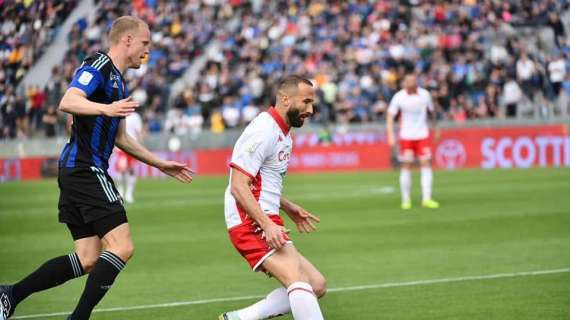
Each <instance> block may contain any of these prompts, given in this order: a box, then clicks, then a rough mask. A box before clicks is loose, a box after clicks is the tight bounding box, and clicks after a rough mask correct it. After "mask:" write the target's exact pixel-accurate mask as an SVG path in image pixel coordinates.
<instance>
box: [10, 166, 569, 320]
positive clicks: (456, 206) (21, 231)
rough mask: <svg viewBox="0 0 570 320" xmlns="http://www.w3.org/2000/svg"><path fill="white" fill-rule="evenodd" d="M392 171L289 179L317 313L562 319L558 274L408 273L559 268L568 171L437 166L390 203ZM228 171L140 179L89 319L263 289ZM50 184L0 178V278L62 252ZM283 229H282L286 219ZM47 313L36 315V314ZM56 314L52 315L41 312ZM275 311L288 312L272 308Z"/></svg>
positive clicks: (202, 309)
mask: <svg viewBox="0 0 570 320" xmlns="http://www.w3.org/2000/svg"><path fill="white" fill-rule="evenodd" d="M397 181H398V178H397V173H396V172H387V173H377V172H362V173H342V174H319V175H302V176H301V175H290V176H288V177H287V178H286V185H285V192H284V195H285V196H287V197H289V198H290V199H292V200H293V201H296V202H297V203H299V204H301V205H303V206H304V207H305V208H307V209H309V210H310V211H312V212H313V213H315V214H317V215H319V216H320V217H321V219H322V222H321V224H320V225H319V230H318V232H316V233H314V234H310V235H304V234H303V235H301V234H299V233H298V232H296V231H293V233H292V238H293V240H294V242H295V245H296V246H297V247H298V248H299V250H300V251H301V252H302V253H303V254H305V255H306V256H307V257H308V258H309V259H310V260H311V261H313V262H314V263H315V265H316V266H317V267H318V268H319V269H320V270H321V271H322V272H323V273H324V274H325V276H326V277H327V279H328V284H329V288H345V287H352V286H364V285H374V284H385V283H392V284H395V285H393V286H389V287H381V288H372V289H365V290H354V291H336V292H330V293H329V294H327V296H325V298H323V300H321V306H322V309H323V312H324V314H325V318H326V319H355V320H362V319H517V320H520V319H570V272H567V271H570V270H567V271H562V272H558V273H552V274H542V275H532V276H516V277H498V278H495V279H475V280H470V281H455V282H442V283H433V284H424V283H421V282H420V283H417V284H415V285H406V286H404V285H403V284H405V283H407V282H410V281H420V280H437V279H450V278H453V279H455V278H459V279H461V278H462V277H470V276H487V275H496V274H505V273H515V272H528V271H541V270H555V269H568V268H570V170H569V169H532V170H519V171H517V170H508V171H500V170H497V171H484V170H465V171H457V172H436V174H435V191H434V194H435V198H436V199H437V200H439V201H440V202H441V204H442V208H440V209H438V210H427V209H422V208H419V206H418V204H419V201H418V198H419V195H420V193H419V176H418V174H417V173H416V174H414V199H415V200H416V201H415V202H414V205H415V207H414V208H413V209H412V210H411V211H409V212H403V211H401V210H400V209H399V191H398V184H397ZM226 184H227V178H226V177H197V178H196V180H195V182H194V183H193V184H191V185H183V184H180V183H177V182H176V181H173V180H144V181H141V182H140V183H139V184H138V186H137V191H136V201H137V202H136V203H135V204H134V205H131V206H128V207H127V211H128V215H129V220H130V224H131V228H132V232H133V237H134V240H135V246H136V250H135V251H136V252H135V256H134V257H133V259H132V260H131V261H130V262H129V263H128V265H127V268H126V269H125V270H124V272H123V273H122V274H121V275H120V276H119V278H118V280H117V281H116V283H115V286H114V287H113V289H112V290H111V291H110V292H109V294H108V295H107V296H106V297H105V299H104V300H103V302H102V303H101V304H100V305H99V306H98V308H104V309H108V308H119V311H112V312H98V313H95V314H94V315H93V316H92V319H196V320H200V319H204V320H205V319H217V316H218V314H219V313H220V312H223V311H227V310H232V309H234V308H238V307H240V306H245V305H247V304H249V303H252V302H254V301H255V299H245V300H241V301H223V300H222V301H218V302H210V303H204V304H195V305H188V304H186V305H181V306H171V307H163V308H148V309H140V310H129V311H125V310H122V309H121V308H124V307H131V306H147V305H154V304H165V303H171V302H187V301H197V300H207V299H216V298H233V297H244V296H250V295H263V294H265V293H267V292H269V291H270V290H272V288H274V287H276V285H277V283H276V282H275V281H274V280H272V279H267V278H266V277H265V276H264V275H262V274H259V273H253V272H251V271H249V268H248V266H247V264H246V263H245V261H244V260H242V258H241V257H240V256H239V255H238V253H237V252H236V251H235V250H234V248H233V247H232V246H231V244H230V242H229V240H228V237H227V233H226V230H225V225H224V218H223V193H224V189H225V187H226ZM57 198H58V190H57V184H56V181H55V180H46V181H41V182H25V183H5V184H0V283H6V282H12V281H16V280H18V279H20V278H21V277H23V276H25V275H26V274H27V273H28V272H30V271H32V270H33V269H35V268H36V267H37V266H38V265H39V264H41V263H43V262H44V261H45V260H46V259H49V258H52V257H54V256H57V255H62V254H66V253H69V252H70V251H71V250H72V249H73V246H72V241H71V238H70V235H69V233H68V231H67V229H66V228H65V226H63V225H60V224H59V223H57ZM286 223H287V225H288V226H289V227H291V228H292V227H293V225H292V224H291V223H290V221H289V220H287V221H286ZM84 281H85V278H82V279H78V280H74V281H70V282H68V283H66V284H65V285H63V286H61V287H58V288H56V289H52V290H50V291H47V292H42V293H39V294H36V295H33V296H31V297H30V298H29V299H28V300H26V301H25V302H24V303H22V304H21V305H20V306H18V309H17V312H16V316H26V315H35V314H44V313H55V312H65V311H70V310H72V309H73V307H74V305H75V302H76V301H77V299H78V297H79V295H80V293H81V290H82V288H83V285H84ZM44 318H45V317H44ZM58 318H59V319H64V318H65V316H62V315H59V316H56V317H49V318H48V319H58ZM284 319H292V318H291V317H284Z"/></svg>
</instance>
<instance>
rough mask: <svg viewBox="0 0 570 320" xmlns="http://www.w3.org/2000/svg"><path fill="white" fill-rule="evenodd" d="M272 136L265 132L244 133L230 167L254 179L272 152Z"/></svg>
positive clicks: (235, 149)
mask: <svg viewBox="0 0 570 320" xmlns="http://www.w3.org/2000/svg"><path fill="white" fill-rule="evenodd" d="M272 140H273V139H272V135H267V133H264V132H259V131H258V132H244V134H242V136H241V137H240V138H239V140H238V142H237V143H236V146H235V148H234V150H233V153H232V159H231V162H230V167H232V168H233V169H236V170H239V171H241V172H242V173H244V174H245V175H247V176H249V177H250V178H252V179H254V178H255V176H256V175H257V173H258V172H259V169H260V168H261V165H262V164H263V161H264V160H265V159H266V158H267V157H268V156H269V154H270V151H271V146H272V145H273V144H272V143H271V142H272Z"/></svg>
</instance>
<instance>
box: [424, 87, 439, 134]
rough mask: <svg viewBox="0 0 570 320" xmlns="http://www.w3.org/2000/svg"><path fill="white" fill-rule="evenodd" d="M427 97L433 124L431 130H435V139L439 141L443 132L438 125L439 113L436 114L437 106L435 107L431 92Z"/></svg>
mask: <svg viewBox="0 0 570 320" xmlns="http://www.w3.org/2000/svg"><path fill="white" fill-rule="evenodd" d="M427 97H428V115H429V118H430V122H431V129H432V130H433V133H434V138H435V140H436V141H437V140H439V138H440V136H441V130H440V129H439V126H438V125H437V113H436V112H435V106H434V105H433V100H432V98H431V94H430V93H429V92H427Z"/></svg>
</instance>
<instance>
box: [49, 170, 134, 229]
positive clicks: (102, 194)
mask: <svg viewBox="0 0 570 320" xmlns="http://www.w3.org/2000/svg"><path fill="white" fill-rule="evenodd" d="M58 185H59V192H60V193H59V204H58V207H59V222H62V223H65V224H67V225H68V227H69V229H70V231H71V234H72V236H73V239H74V240H77V239H80V238H85V237H89V236H94V235H97V236H99V237H103V236H104V235H105V234H106V233H107V232H109V231H110V230H112V229H114V228H115V227H117V226H119V225H121V224H123V223H125V222H127V216H126V213H125V208H124V207H123V199H122V198H121V196H120V194H119V192H118V191H117V188H115V184H114V183H113V179H111V177H110V176H109V175H108V174H107V172H106V171H105V170H103V169H100V168H95V167H91V168H59V174H58Z"/></svg>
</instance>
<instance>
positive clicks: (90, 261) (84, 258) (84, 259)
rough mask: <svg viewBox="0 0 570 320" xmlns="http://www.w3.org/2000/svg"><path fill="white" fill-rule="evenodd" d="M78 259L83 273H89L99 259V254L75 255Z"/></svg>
mask: <svg viewBox="0 0 570 320" xmlns="http://www.w3.org/2000/svg"><path fill="white" fill-rule="evenodd" d="M77 255H78V257H79V262H80V263H81V267H82V268H83V272H84V273H89V272H91V270H93V267H94V266H95V263H97V260H98V259H99V252H95V253H77Z"/></svg>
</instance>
